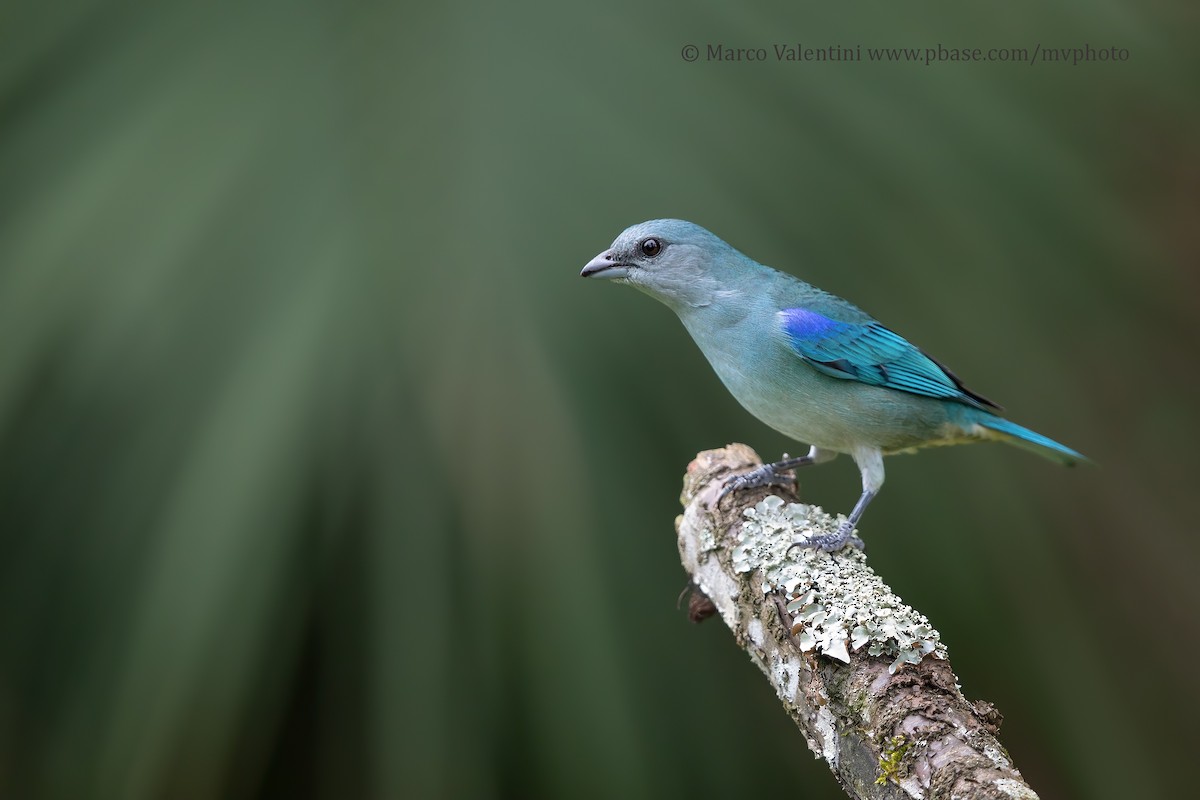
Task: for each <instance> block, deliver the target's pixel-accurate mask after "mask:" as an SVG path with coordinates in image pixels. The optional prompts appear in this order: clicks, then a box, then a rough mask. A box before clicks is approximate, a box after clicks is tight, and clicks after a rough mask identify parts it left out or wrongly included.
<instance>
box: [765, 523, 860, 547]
mask: <svg viewBox="0 0 1200 800" xmlns="http://www.w3.org/2000/svg"><path fill="white" fill-rule="evenodd" d="M846 545H850V546H851V547H853V548H854V549H855V550H865V549H866V544H864V543H863V540H862V539H861V538H859V535H858V534H857V533H855V531H854V526H853V525H851V524H850V522H849V521H847V522H843V523H842V524H841V525H839V526H838V529H837V532H836V533H823V534H821V535H820V536H812V537H809V538H806V539H801V540H800V541H798V542H793V543H792V544H791V545H790V546H789V547H788V549H787V553H791V551H792V548H793V547H805V548H812V549H813V550H823V551H825V552H826V553H833V552H835V551H837V550H841V549H842V548H843V547H845V546H846ZM785 555H786V553H785Z"/></svg>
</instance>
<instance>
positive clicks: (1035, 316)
mask: <svg viewBox="0 0 1200 800" xmlns="http://www.w3.org/2000/svg"><path fill="white" fill-rule="evenodd" d="M1198 23H1200V15H1198V13H1197V8H1196V6H1195V4H1191V3H1185V2H1182V1H1181V0H1173V1H1168V2H1165V3H1157V4H1152V5H1145V4H1137V3H1133V2H1131V0H1104V1H1102V2H1099V3H1093V4H1091V5H1089V6H1086V7H1085V6H1083V5H1080V4H1077V3H1066V2H1054V3H1045V2H1032V0H1022V2H1018V3H1015V4H1014V3H968V4H964V5H959V4H946V3H917V2H867V1H866V0H863V2H854V3H838V2H825V3H819V4H816V3H796V2H790V3H784V2H771V3H765V4H760V5H759V6H757V7H754V8H750V7H741V8H735V7H734V6H731V5H729V4H723V3H717V2H712V0H704V1H703V2H700V3H694V4H682V3H676V4H671V5H670V6H657V7H647V6H644V5H643V4H639V3H632V2H620V3H617V4H616V5H611V4H610V5H607V6H601V5H600V4H592V5H590V6H586V7H577V8H567V7H565V6H563V5H560V4H553V3H548V2H542V3H526V4H517V5H514V6H506V5H502V4H495V5H492V6H488V5H485V4H482V3H475V4H470V3H459V4H448V5H442V6H418V5H414V4H400V3H383V2H375V1H374V0H363V1H361V2H352V3H335V2H319V1H318V2H303V3H285V2H282V1H281V0H249V1H248V2H243V3H238V4H220V3H216V4H213V3H199V2H194V3H159V4H141V3H133V2H111V3H99V2H92V1H91V0H68V2H63V3H55V4H35V3H28V2H26V3H16V4H9V5H7V6H6V7H5V10H4V11H3V13H0V796H2V797H12V798H72V800H74V799H77V798H128V799H129V800H150V799H151V798H172V799H176V798H183V799H185V800H190V799H192V798H194V799H195V800H203V799H205V798H260V797H263V798H265V797H289V798H357V797H363V798H368V797H370V798H376V797H377V798H441V797H454V798H459V797H461V798H489V797H495V798H500V797H513V798H517V797H519V798H530V797H571V798H586V797H622V798H637V797H675V796H690V797H698V798H701V797H743V796H767V795H768V794H779V793H783V792H787V793H792V794H794V793H799V794H802V795H803V796H805V797H810V798H818V797H820V798H824V797H828V798H835V797H840V796H842V794H841V791H840V790H839V789H838V787H837V786H836V784H835V783H834V781H833V779H832V777H831V776H830V775H829V774H828V771H827V770H826V769H825V767H824V766H823V765H822V764H821V763H820V762H817V761H815V760H814V759H813V758H812V756H811V754H810V753H809V752H808V750H807V748H806V747H805V745H804V743H803V741H802V739H801V738H800V737H799V735H798V734H797V732H796V731H795V729H794V726H793V725H792V723H791V722H790V720H788V719H787V718H786V717H784V716H783V715H782V714H781V713H780V710H779V707H778V705H777V704H776V702H775V700H774V698H773V697H772V695H771V692H770V690H769V689H768V688H767V685H766V684H765V682H764V681H762V680H761V679H760V677H759V675H758V674H757V671H756V670H755V668H754V667H753V665H752V664H751V663H749V662H748V661H747V660H746V658H745V656H744V655H743V654H742V653H741V651H739V650H738V649H737V648H736V647H734V645H733V643H732V642H731V641H730V639H729V636H728V635H727V632H726V631H725V630H724V629H723V627H722V626H721V624H720V623H719V622H718V621H710V622H708V623H707V624H705V625H703V626H700V627H694V626H692V625H690V624H688V622H687V621H686V618H685V616H684V614H683V613H682V612H680V611H677V610H676V607H675V602H676V596H677V595H678V593H679V590H680V589H681V588H682V585H683V573H682V570H681V568H680V567H679V563H678V559H677V554H676V552H675V544H674V535H673V527H672V521H673V519H674V516H675V514H676V513H678V510H679V509H678V502H677V497H678V493H679V488H680V481H681V477H682V474H683V470H684V468H685V466H686V464H687V462H688V461H689V459H690V458H691V457H692V456H693V455H694V454H695V453H696V452H697V451H698V450H702V449H706V448H710V447H716V446H720V445H723V444H725V443H727V442H729V441H745V442H747V443H749V444H751V445H752V446H754V447H756V448H757V449H758V450H759V452H760V453H762V454H763V455H764V456H766V457H775V456H778V455H779V454H780V453H781V452H783V451H786V450H792V451H796V450H798V449H799V447H800V446H799V445H797V444H795V443H792V442H789V441H786V440H785V439H783V438H782V437H781V436H779V435H778V434H776V433H774V432H773V431H770V430H768V429H767V428H765V427H764V426H763V425H761V424H760V423H758V422H757V421H755V420H754V419H752V418H751V417H750V416H748V415H747V414H746V413H745V412H743V411H742V410H741V409H740V408H739V407H738V406H737V405H736V403H735V402H734V401H733V400H732V399H731V398H730V397H728V396H727V394H726V393H725V392H724V390H723V389H722V388H721V386H720V385H719V383H718V382H717V380H716V378H715V377H714V376H713V375H712V374H711V372H710V370H709V368H708V366H707V365H706V363H705V362H704V360H703V358H702V357H701V355H700V354H699V352H698V351H697V350H696V349H695V347H694V346H693V345H692V343H691V342H690V340H688V338H687V336H686V334H685V332H684V331H683V330H682V328H681V327H680V326H679V324H678V323H677V321H676V320H674V319H673V318H672V316H671V315H670V313H669V312H668V311H666V310H665V309H663V308H662V307H660V306H658V305H657V304H655V303H653V302H652V301H651V300H649V299H648V298H646V297H643V296H641V295H639V294H637V293H636V292H632V291H629V290H623V289H618V288H615V287H613V286H609V285H597V284H594V283H589V282H583V281H580V280H578V279H577V277H576V276H577V274H578V271H579V269H580V268H581V267H582V265H583V264H584V263H585V262H586V261H587V260H588V259H589V258H591V257H592V256H593V255H595V254H596V253H597V252H599V251H600V250H602V249H604V248H605V247H606V246H607V244H608V243H609V242H610V241H611V240H612V238H613V237H614V236H615V235H616V234H617V233H618V232H619V231H620V230H621V229H623V228H624V227H625V226H626V225H629V224H631V223H634V222H638V221H641V220H644V219H648V218H653V217H662V216H674V217H683V218H686V219H691V220H693V221H695V222H697V223H699V224H701V225H704V226H706V227H708V228H710V229H711V230H713V231H714V232H715V233H717V234H718V235H720V236H721V237H723V238H725V239H726V240H727V241H729V242H730V243H731V244H733V245H734V246H736V247H738V248H739V249H741V250H743V251H744V252H746V253H747V254H749V255H751V256H752V257H754V258H756V259H758V260H760V261H763V262H764V263H768V264H771V265H773V266H776V267H779V268H781V269H785V270H789V271H792V272H794V273H796V274H798V275H800V276H802V277H804V278H805V279H806V280H808V281H810V282H812V283H814V284H816V285H818V286H821V287H822V288H825V289H827V290H830V291H833V292H835V293H837V294H840V295H842V296H844V297H847V298H848V299H850V300H852V301H854V302H855V303H857V304H859V305H861V306H862V307H864V308H865V309H866V310H868V311H869V312H870V313H872V314H874V315H875V316H876V317H878V318H879V319H880V320H882V321H883V322H884V323H885V324H887V325H889V326H890V327H893V328H895V329H896V330H898V331H900V332H901V333H902V334H903V335H905V336H906V337H908V338H909V339H911V340H912V341H914V342H915V343H917V344H919V345H920V346H921V347H923V348H925V349H926V350H928V351H929V352H931V353H932V354H934V355H935V356H937V357H938V358H939V359H941V360H942V361H944V362H946V363H948V364H949V365H951V366H952V367H953V368H954V369H955V370H956V371H957V372H958V373H959V375H960V376H961V377H962V378H963V379H964V380H965V381H967V382H968V384H969V385H971V386H972V387H973V388H975V389H977V390H979V391H980V392H982V393H983V394H985V395H988V396H989V397H995V398H996V399H997V400H999V401H1000V402H1002V403H1004V404H1005V405H1006V406H1007V408H1008V411H1009V413H1010V414H1011V416H1012V417H1013V418H1014V419H1016V420H1018V421H1020V422H1021V423H1023V424H1028V425H1029V426H1031V427H1033V428H1034V429H1036V430H1038V431H1041V432H1043V433H1045V434H1046V435H1049V436H1051V437H1053V438H1055V439H1058V440H1060V441H1062V442H1064V443H1066V444H1068V445H1070V446H1072V447H1075V448H1077V449H1079V450H1080V451H1082V452H1084V453H1086V454H1087V455H1089V456H1090V457H1092V458H1094V459H1095V460H1096V461H1097V462H1098V463H1099V467H1098V468H1092V469H1084V468H1081V469H1075V470H1063V469H1059V468H1056V467H1055V466H1054V465H1052V464H1049V463H1045V462H1042V461H1040V460H1038V459H1036V458H1034V457H1032V456H1029V455H1028V454H1026V453H1022V452H1019V451H1017V450H1010V449H1006V448H1001V447H998V446H979V447H972V448H948V449H941V450H935V451H931V452H927V453H924V454H922V455H920V456H918V457H900V458H896V459H893V460H891V461H889V465H888V467H889V471H888V484H887V486H886V488H885V489H884V491H883V493H882V494H881V496H880V499H879V500H878V501H877V502H876V503H875V505H874V506H873V507H872V509H871V513H870V514H869V515H868V517H867V518H866V523H865V525H864V528H863V533H864V536H865V538H866V540H867V542H868V546H869V552H870V554H871V557H872V564H873V566H874V567H875V568H876V569H877V570H878V571H879V572H880V573H881V574H882V575H883V576H885V578H887V579H888V580H889V582H890V583H891V584H892V586H893V587H894V588H895V589H896V591H897V592H899V593H900V594H901V595H902V596H903V597H904V598H905V599H906V600H908V601H909V602H911V603H913V604H914V605H915V606H917V607H918V608H920V609H921V610H922V611H923V612H924V613H925V614H927V615H928V616H929V618H930V619H931V620H932V621H933V623H934V624H935V625H936V626H937V627H938V629H939V630H940V631H941V632H942V635H943V638H944V640H945V641H946V642H947V644H948V646H949V649H950V653H951V657H952V659H953V663H954V666H955V668H956V670H957V673H958V675H959V677H960V679H961V681H962V684H963V688H964V691H965V693H966V694H967V695H968V697H971V698H976V699H977V698H982V699H987V700H990V701H992V702H993V703H995V704H996V706H997V707H998V708H999V709H1000V710H1001V711H1002V712H1003V714H1004V716H1005V723H1004V727H1003V729H1002V732H1001V738H1002V740H1003V741H1004V742H1005V744H1006V746H1007V747H1008V748H1009V749H1010V751H1011V753H1012V755H1013V757H1014V758H1015V760H1016V762H1017V764H1018V766H1019V767H1020V768H1021V769H1022V771H1023V772H1024V773H1025V775H1026V777H1027V778H1028V779H1029V781H1030V783H1031V784H1032V785H1033V786H1034V787H1035V788H1037V789H1038V791H1039V792H1040V793H1041V794H1042V796H1043V797H1046V798H1050V797H1059V798H1071V797H1080V798H1082V797H1088V798H1126V797H1170V796H1185V795H1186V794H1187V793H1188V791H1189V790H1188V788H1185V787H1190V779H1189V778H1188V770H1186V769H1185V768H1181V767H1182V765H1185V764H1187V763H1189V759H1190V757H1191V748H1188V747H1187V746H1186V745H1187V743H1188V741H1189V740H1190V739H1193V738H1194V734H1193V719H1194V717H1195V716H1196V714H1197V712H1198V711H1200V708H1198V705H1200V703H1198V701H1197V693H1196V691H1195V690H1194V688H1192V684H1193V680H1192V676H1191V672H1192V670H1191V664H1192V659H1193V658H1194V657H1195V655H1196V649H1197V647H1196V636H1195V630H1196V626H1195V618H1196V614H1197V612H1198V611H1200V588H1198V587H1200V582H1197V580H1196V575H1195V572H1196V564H1197V563H1200V546H1198V544H1197V536H1196V533H1197V530H1196V528H1197V526H1196V522H1195V518H1196V516H1195V503H1194V499H1193V498H1194V494H1195V482H1196V478H1197V469H1196V466H1195V461H1194V454H1193V450H1194V449H1195V445H1196V443H1197V441H1200V423H1198V422H1197V419H1198V411H1200V380H1198V379H1197V375H1196V360H1197V355H1198V339H1200V337H1198V336H1197V334H1196V317H1197V312H1198V311H1200V302H1198V298H1200V270H1198V269H1197V265H1200V239H1198V238H1197V235H1196V231H1197V230H1198V228H1197V224H1196V222H1197V218H1198V212H1200V194H1198V193H1197V187H1198V186H1200V146H1198V143H1200V106H1198V105H1197V102H1196V98H1197V90H1198V88H1200V87H1198V86H1197V76H1198V75H1200V58H1198V56H1197V50H1196V47H1195V41H1196V36H1197V32H1198V30H1200V25H1198ZM1085 42H1090V43H1092V44H1093V45H1105V46H1109V45H1118V46H1120V47H1122V48H1127V49H1128V51H1129V53H1130V58H1129V60H1128V61H1125V62H1121V63H1089V64H1080V65H1078V66H1072V65H1069V64H1034V65H1028V64H1011V63H979V64H962V63H941V64H937V63H935V64H932V65H930V66H925V65H924V64H895V63H892V64H883V63H867V62H859V63H779V62H775V61H774V60H773V58H772V59H769V60H768V61H766V62H764V63H728V62H712V61H708V60H706V59H705V58H704V57H703V56H702V57H701V58H700V59H699V60H697V61H696V62H694V63H689V62H686V61H685V60H684V59H683V58H682V57H681V55H680V53H681V48H682V47H683V46H684V45H685V44H689V43H692V44H696V45H697V46H699V47H700V49H701V52H702V53H703V52H705V48H706V46H707V45H708V44H710V43H711V44H723V45H724V46H729V47H758V46H762V47H767V48H771V46H772V45H773V44H774V43H785V44H802V45H803V46H812V47H822V46H828V45H832V44H837V45H845V46H853V45H856V44H862V45H863V46H864V47H866V46H882V47H900V46H915V47H922V48H924V47H934V46H936V45H937V44H939V43H942V44H945V45H946V46H964V47H976V46H978V47H984V48H987V47H993V46H1004V47H1008V46H1015V47H1033V46H1034V44H1041V46H1043V47H1052V46H1053V47H1079V46H1082V45H1083V44H1084V43H1085ZM802 481H803V493H804V495H805V497H806V498H807V499H809V500H811V501H813V502H818V503H821V504H822V505H824V506H826V507H827V508H830V509H831V510H835V511H845V510H848V509H849V507H850V505H851V504H852V503H853V501H854V498H855V497H856V496H857V494H858V477H857V474H856V473H855V471H854V469H853V468H852V467H851V465H850V462H849V461H848V460H847V459H841V460H839V461H838V462H835V463H833V464H831V465H829V466H825V467H821V468H818V469H816V470H814V471H812V472H810V473H805V474H803V475H802Z"/></svg>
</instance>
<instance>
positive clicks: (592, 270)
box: [579, 252, 629, 280]
mask: <svg viewBox="0 0 1200 800" xmlns="http://www.w3.org/2000/svg"><path fill="white" fill-rule="evenodd" d="M592 276H599V277H601V278H608V279H610V280H611V279H612V278H626V277H629V265H628V264H618V263H617V262H615V261H613V259H612V253H608V252H604V253H601V254H600V255H598V256H596V257H595V258H593V259H592V260H591V261H589V262H588V263H587V266H585V267H584V268H583V271H582V272H580V273H579V277H581V278H591V277H592Z"/></svg>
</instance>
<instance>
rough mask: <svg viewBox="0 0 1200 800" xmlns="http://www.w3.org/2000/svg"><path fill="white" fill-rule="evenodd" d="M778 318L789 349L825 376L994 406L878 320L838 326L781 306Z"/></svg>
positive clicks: (807, 312) (802, 309) (798, 309)
mask: <svg viewBox="0 0 1200 800" xmlns="http://www.w3.org/2000/svg"><path fill="white" fill-rule="evenodd" d="M778 319H779V326H780V330H782V332H783V334H784V337H785V338H786V340H787V342H788V344H789V345H790V346H791V348H792V350H793V351H795V352H796V354H797V355H799V356H800V357H801V358H803V359H804V360H805V361H806V362H807V363H808V364H809V365H810V366H812V367H813V368H815V369H817V370H819V371H821V372H823V373H825V374H826V375H830V376H832V377H834V378H841V379H843V380H854V381H859V382H861V383H866V384H870V385H872V386H883V387H886V388H888V389H897V390H899V391H902V392H910V393H912V394H918V395H924V396H926V397H936V398H940V399H945V400H956V401H958V402H960V403H966V404H967V405H971V406H975V407H977V408H996V409H998V408H1000V406H998V405H996V404H995V403H993V402H992V401H991V400H988V399H987V398H986V397H983V396H981V395H978V394H976V393H975V392H972V391H971V390H970V389H968V388H967V387H965V386H963V384H962V381H960V380H959V379H958V378H957V377H956V376H955V375H954V373H953V372H951V371H950V370H948V369H947V368H946V367H944V366H942V365H941V364H939V363H938V362H937V361H934V360H933V359H932V358H930V357H929V356H927V355H925V353H923V352H921V351H920V350H919V349H918V348H916V347H914V346H913V345H911V344H909V342H908V341H907V340H906V339H905V338H904V337H903V336H900V335H898V334H896V333H893V332H892V331H890V330H888V329H887V328H885V327H883V326H882V325H880V324H879V323H878V322H865V323H856V322H840V321H838V320H835V319H831V318H829V317H826V316H825V315H823V314H819V313H817V312H815V311H810V310H808V309H806V308H785V309H784V310H783V311H780V312H779V313H778Z"/></svg>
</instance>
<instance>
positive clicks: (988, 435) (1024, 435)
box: [971, 412, 1090, 466]
mask: <svg viewBox="0 0 1200 800" xmlns="http://www.w3.org/2000/svg"><path fill="white" fill-rule="evenodd" d="M971 421H972V422H974V423H975V424H976V425H978V426H980V428H983V430H981V431H978V435H980V436H981V437H982V438H985V439H995V440H997V441H1001V442H1008V443H1009V444H1014V445H1016V446H1017V447H1021V448H1024V449H1025V450H1029V451H1030V452H1033V453H1037V454H1038V455H1040V456H1042V457H1044V458H1049V459H1051V460H1053V461H1057V462H1058V463H1060V464H1066V465H1067V466H1073V465H1075V464H1078V463H1080V462H1083V463H1090V461H1089V459H1088V457H1087V456H1084V455H1082V454H1080V453H1077V452H1075V451H1074V450H1072V449H1071V448H1069V447H1067V446H1066V445H1063V444H1059V443H1058V442H1056V441H1054V440H1053V439H1051V438H1049V437H1047V436H1042V435H1041V434H1040V433H1036V432H1034V431H1031V430H1029V428H1023V427H1021V426H1020V425H1018V424H1017V423H1015V422H1009V421H1008V420H1006V419H1003V418H1001V417H997V416H995V415H994V414H989V413H987V412H976V413H974V414H972V415H971Z"/></svg>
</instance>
